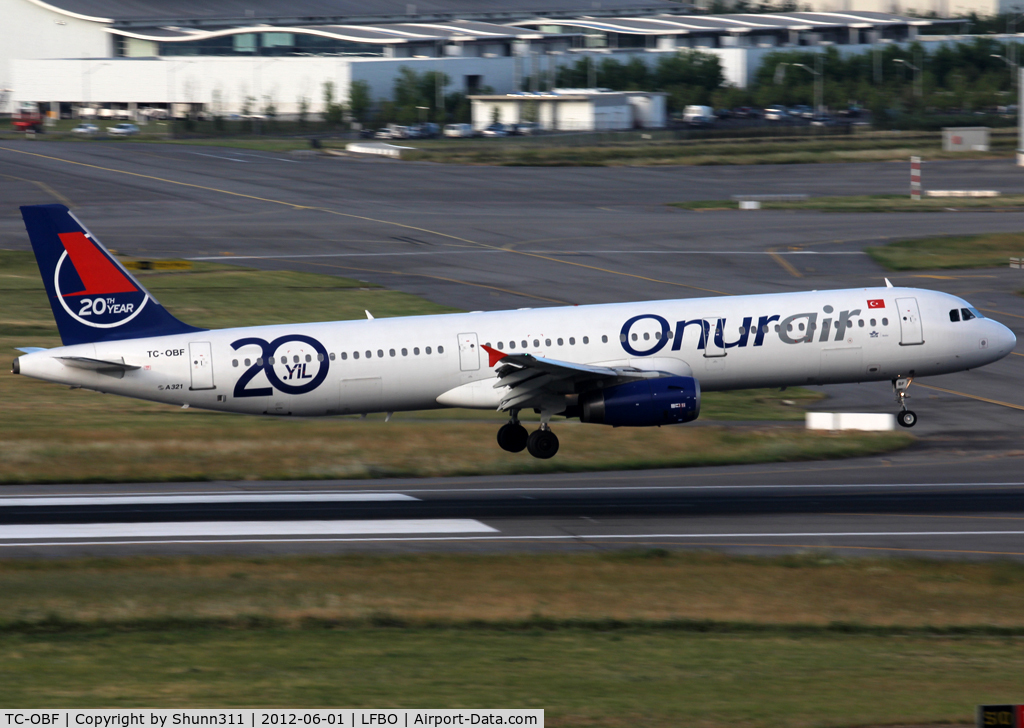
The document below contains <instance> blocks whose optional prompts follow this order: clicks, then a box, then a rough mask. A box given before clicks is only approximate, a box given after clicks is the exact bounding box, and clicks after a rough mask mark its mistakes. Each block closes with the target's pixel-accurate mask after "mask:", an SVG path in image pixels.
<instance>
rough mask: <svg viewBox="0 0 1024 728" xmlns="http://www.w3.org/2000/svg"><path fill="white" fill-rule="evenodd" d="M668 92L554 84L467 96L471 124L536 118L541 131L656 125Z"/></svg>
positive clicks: (482, 125)
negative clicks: (523, 90)
mask: <svg viewBox="0 0 1024 728" xmlns="http://www.w3.org/2000/svg"><path fill="white" fill-rule="evenodd" d="M666 96H667V94H665V93H661V92H648V91H609V90H608V89H581V88H556V89H552V90H551V91H544V92H539V93H512V94H492V95H482V96H470V97H469V98H470V100H471V102H472V112H473V128H474V129H476V130H481V129H484V128H486V127H487V126H489V125H490V124H492V123H494V121H498V122H499V123H502V124H521V123H524V122H537V123H538V124H539V125H540V127H541V128H542V129H544V130H546V131H601V130H608V131H611V130H616V129H660V128H663V127H664V126H665V125H666V123H667V119H668V117H667V112H666V106H665V97H666Z"/></svg>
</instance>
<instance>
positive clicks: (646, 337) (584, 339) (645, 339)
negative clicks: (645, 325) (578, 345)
mask: <svg viewBox="0 0 1024 728" xmlns="http://www.w3.org/2000/svg"><path fill="white" fill-rule="evenodd" d="M650 340H651V335H650V334H648V333H647V332H646V331H645V332H644V341H650ZM583 343H584V344H586V343H587V337H586V336H584V337H583Z"/></svg>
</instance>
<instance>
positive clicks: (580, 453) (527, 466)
mask: <svg viewBox="0 0 1024 728" xmlns="http://www.w3.org/2000/svg"><path fill="white" fill-rule="evenodd" d="M140 275H141V276H142V277H143V280H144V281H145V284H146V286H147V287H149V288H150V289H151V290H152V292H153V294H154V295H155V296H156V297H157V298H158V299H160V300H161V302H163V303H164V304H165V305H166V306H167V307H168V308H169V309H170V310H171V311H172V312H173V313H175V314H176V315H178V316H179V317H181V318H182V319H183V320H185V321H188V322H189V323H193V324H196V325H200V326H208V327H219V326H245V325H253V324H258V323H284V322H287V321H289V320H292V319H293V317H294V313H293V312H294V311H303V314H304V316H305V317H306V320H311V321H316V320H340V319H352V318H363V317H364V313H363V309H367V308H368V309H370V310H371V311H372V312H373V313H374V314H375V315H377V316H379V317H386V316H404V315H416V314H425V313H440V312H444V311H445V310H446V309H444V308H442V307H439V306H436V305H434V304H431V303H429V302H427V301H424V300H422V299H419V298H416V297H415V296H410V295H407V294H403V293H398V292H395V291H389V290H386V289H383V288H377V287H373V286H369V285H367V284H365V283H361V282H358V281H352V280H348V279H344V278H335V277H331V276H317V275H309V274H300V273H290V272H263V271H253V270H247V269H244V268H234V267H231V266H224V265H215V264H197V265H196V266H195V268H194V269H193V270H191V271H187V272H176V273H155V272H149V273H147V272H141V273H140ZM38 276H39V274H38V272H37V270H36V268H35V263H34V261H33V260H32V259H31V256H30V255H29V254H27V253H13V252H6V253H4V252H0V352H3V353H5V354H6V355H7V356H9V357H10V358H11V359H13V358H14V357H16V356H17V355H18V352H17V351H15V350H14V347H15V346H44V347H46V346H56V345H58V344H59V340H58V338H57V337H56V335H55V333H56V332H55V327H54V324H53V319H52V315H51V313H50V311H49V308H48V306H47V304H46V296H45V293H44V292H43V290H42V285H41V282H40V280H39V277H38ZM282 300H288V302H289V305H288V306H286V307H282V306H280V305H279V303H280V301H282ZM820 396H821V395H820V394H817V393H813V392H809V391H805V390H790V391H787V392H784V393H780V392H768V391H763V390H762V391H750V392H734V393H728V394H723V395H718V396H715V395H709V396H708V397H707V404H706V406H705V410H704V414H705V416H706V417H708V418H712V419H713V418H716V417H717V418H720V419H723V420H762V419H768V420H771V419H800V418H802V416H803V408H802V407H801V406H800V405H801V404H806V403H808V402H813V401H815V400H817V399H819V398H820ZM0 399H2V400H3V401H4V403H5V416H4V418H2V419H0V442H2V447H0V482H2V483H23V482H54V481H57V482H66V481H69V480H74V481H84V482H112V481H134V480H196V479H199V480H203V479H260V478H286V479H293V478H346V477H386V476H399V475H404V476H411V475H451V474H467V475H468V474H479V473H511V472H541V471H556V470H591V469H610V468H646V467H667V466H687V465H710V464H725V463H747V462H771V461H779V460H805V459H817V458H833V457H849V456H854V455H863V454H870V453H877V452H886V451H889V450H892V449H897V448H900V447H903V446H905V445H906V444H907V443H908V442H910V438H909V437H908V436H905V435H903V434H900V435H896V436H894V435H892V434H886V435H872V434H846V435H830V434H827V433H807V432H804V431H803V430H799V429H794V428H778V427H771V426H768V425H766V426H763V427H757V428H749V427H744V428H740V429H727V428H714V427H693V428H682V427H672V428H652V429H649V430H648V429H644V430H637V429H633V430H630V429H624V430H617V431H614V432H613V431H612V430H611V428H603V427H596V426H583V425H580V424H579V423H578V422H575V423H573V422H564V423H562V424H561V425H560V429H559V435H560V438H561V440H562V451H561V452H560V454H559V457H558V458H556V459H553V460H550V461H539V460H535V459H533V458H528V457H525V456H520V455H519V454H509V453H505V452H504V451H502V450H500V449H499V448H498V447H497V446H496V445H495V443H494V433H495V432H496V431H497V427H498V426H499V424H500V423H501V422H503V421H504V420H505V419H506V418H505V417H504V416H503V415H500V414H498V413H495V412H474V411H467V410H446V411H435V412H427V413H399V414H398V415H396V416H395V419H394V420H393V421H392V422H390V423H387V424H385V423H384V422H383V419H382V417H374V418H370V419H368V420H367V421H360V420H359V419H357V418H351V417H350V418H331V419H293V418H281V419H277V418H258V417H249V416H243V415H228V414H222V413H213V412H203V411H199V410H187V411H183V410H180V409H178V408H174V407H169V406H167V405H158V404H151V403H146V402H139V401H135V400H128V399H122V398H117V397H109V396H105V395H100V394H97V393H94V392H88V391H85V390H73V391H69V390H68V389H67V388H64V387H58V386H55V385H52V384H47V383H44V382H39V381H35V380H31V379H28V378H27V377H20V376H16V375H13V374H11V373H10V371H9V370H8V369H6V368H5V369H4V370H3V373H2V374H0ZM526 419H529V418H526ZM439 421H444V423H445V424H444V427H441V428H439V427H438V426H437V424H438V422H439Z"/></svg>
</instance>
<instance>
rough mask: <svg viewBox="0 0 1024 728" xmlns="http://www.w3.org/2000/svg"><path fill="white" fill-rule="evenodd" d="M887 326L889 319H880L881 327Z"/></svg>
mask: <svg viewBox="0 0 1024 728" xmlns="http://www.w3.org/2000/svg"><path fill="white" fill-rule="evenodd" d="M888 325H889V319H887V318H884V319H882V326H888Z"/></svg>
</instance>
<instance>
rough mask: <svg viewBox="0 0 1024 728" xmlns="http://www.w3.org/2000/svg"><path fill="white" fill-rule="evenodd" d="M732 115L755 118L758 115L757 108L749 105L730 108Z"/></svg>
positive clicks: (738, 117) (741, 117)
mask: <svg viewBox="0 0 1024 728" xmlns="http://www.w3.org/2000/svg"><path fill="white" fill-rule="evenodd" d="M732 115H733V116H735V117H736V118H737V119H756V118H757V117H758V116H759V114H758V112H757V109H753V108H751V107H749V106H737V107H736V108H735V109H733V110H732Z"/></svg>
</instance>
